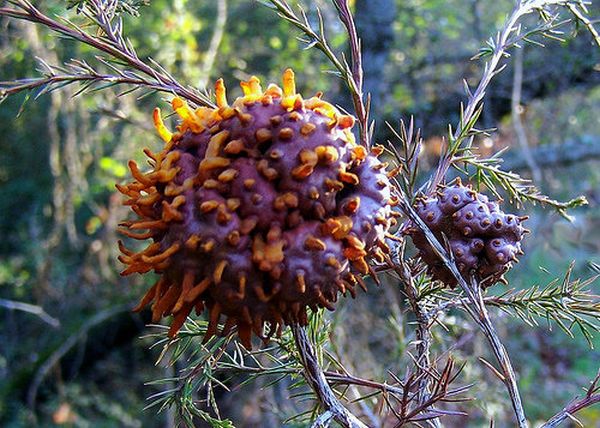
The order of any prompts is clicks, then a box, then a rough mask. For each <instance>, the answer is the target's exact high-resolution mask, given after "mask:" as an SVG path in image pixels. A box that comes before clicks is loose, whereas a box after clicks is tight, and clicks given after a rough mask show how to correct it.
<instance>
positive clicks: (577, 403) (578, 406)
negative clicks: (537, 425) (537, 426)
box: [541, 372, 600, 428]
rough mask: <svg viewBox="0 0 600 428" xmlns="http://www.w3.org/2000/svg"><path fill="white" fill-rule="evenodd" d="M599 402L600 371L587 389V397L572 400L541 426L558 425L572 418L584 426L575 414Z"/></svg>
mask: <svg viewBox="0 0 600 428" xmlns="http://www.w3.org/2000/svg"><path fill="white" fill-rule="evenodd" d="M597 403H600V372H598V374H597V375H596V377H595V378H594V380H593V381H592V382H591V385H590V387H589V388H588V389H587V391H586V394H585V397H583V398H581V399H579V400H577V399H575V400H573V401H571V402H570V403H569V404H568V405H567V406H566V407H565V408H564V409H562V410H561V411H560V412H558V413H557V414H556V415H554V416H553V417H552V418H551V419H549V420H548V422H546V423H545V424H544V425H542V426H541V428H554V427H557V426H559V425H560V424H561V423H563V422H564V421H565V420H567V419H570V420H571V421H573V422H575V423H577V424H578V425H579V426H580V427H582V428H583V426H584V425H583V424H582V423H581V422H579V421H578V420H577V419H576V418H575V416H573V415H574V414H575V413H577V412H579V411H580V410H583V409H585V408H586V407H589V406H592V405H594V404H597Z"/></svg>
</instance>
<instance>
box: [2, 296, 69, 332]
mask: <svg viewBox="0 0 600 428" xmlns="http://www.w3.org/2000/svg"><path fill="white" fill-rule="evenodd" d="M0 306H2V307H3V308H6V309H9V310H13V311H22V312H27V313H30V314H33V315H36V316H38V317H39V318H40V319H41V320H42V321H44V322H45V323H46V324H49V325H51V326H52V327H54V328H58V327H59V326H60V321H59V320H58V319H56V318H54V317H52V316H50V315H49V314H48V313H47V312H46V311H45V310H44V308H42V307H41V306H37V305H32V304H30V303H24V302H16V301H14V300H7V299H0Z"/></svg>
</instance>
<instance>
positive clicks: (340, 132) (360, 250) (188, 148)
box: [118, 70, 395, 347]
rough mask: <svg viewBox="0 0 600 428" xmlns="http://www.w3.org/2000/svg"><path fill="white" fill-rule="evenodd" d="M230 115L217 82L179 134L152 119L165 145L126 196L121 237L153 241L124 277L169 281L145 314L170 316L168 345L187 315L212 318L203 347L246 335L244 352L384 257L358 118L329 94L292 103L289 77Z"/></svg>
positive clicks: (357, 280) (377, 177)
mask: <svg viewBox="0 0 600 428" xmlns="http://www.w3.org/2000/svg"><path fill="white" fill-rule="evenodd" d="M242 88H243V90H244V96H243V97H241V98H238V99H237V100H236V101H235V102H234V103H233V104H232V105H231V106H230V105H228V104H227V101H226V98H225V90H224V87H223V85H222V81H219V82H217V86H216V95H217V105H218V107H217V108H216V109H207V108H199V109H197V110H192V109H190V108H189V107H188V106H187V105H186V104H185V103H184V102H183V101H181V100H180V99H177V98H176V99H174V100H173V107H174V109H175V111H176V112H177V113H178V115H179V116H180V117H181V118H182V123H181V125H180V126H179V127H178V132H176V133H174V134H171V133H170V132H169V131H168V130H167V129H166V128H165V126H164V125H163V123H162V120H161V117H160V112H159V111H155V117H154V119H155V124H156V127H157V129H158V132H159V134H160V135H161V136H162V137H163V139H164V140H165V142H166V146H165V148H164V149H163V150H162V151H161V152H160V153H151V152H150V151H148V150H146V154H147V155H148V156H149V157H150V164H151V166H152V169H151V170H150V171H149V172H146V173H142V172H141V171H140V170H139V169H138V167H137V165H136V164H135V163H134V162H130V168H131V171H132V175H133V177H134V179H135V180H134V181H133V182H132V183H129V184H127V185H125V186H118V187H119V190H120V191H121V192H122V193H124V194H125V195H127V196H128V197H129V199H128V200H127V201H126V202H125V204H127V205H130V206H131V208H132V210H133V211H134V212H135V213H136V214H137V216H138V219H136V220H135V221H128V222H124V223H123V226H125V227H126V229H124V230H123V231H122V232H123V233H124V234H125V235H127V236H129V237H132V238H136V239H148V238H151V239H152V243H151V244H150V245H149V246H148V247H147V248H146V249H144V250H142V251H140V252H137V253H136V252H133V251H131V250H128V249H127V248H125V247H124V246H123V245H121V250H122V252H123V255H122V256H121V261H122V262H123V263H125V264H126V265H128V267H127V269H125V271H123V274H125V275H127V274H131V273H134V272H138V273H145V272H148V271H151V270H154V271H155V272H157V273H159V274H160V279H159V281H158V282H157V283H156V284H155V285H154V287H152V288H151V289H150V290H149V291H148V292H147V294H146V295H145V297H144V298H143V300H142V302H141V303H140V305H139V307H138V309H141V308H142V307H144V306H145V305H147V304H150V303H152V312H153V318H154V321H158V320H159V319H160V318H161V317H164V316H167V315H173V316H174V318H173V322H172V325H171V330H170V334H171V335H174V334H176V333H177V331H178V330H179V328H180V327H181V325H182V324H183V322H184V321H185V319H186V317H187V316H188V314H189V313H190V312H191V311H192V310H193V309H195V310H196V312H197V313H200V312H202V311H204V310H205V309H208V311H209V314H210V315H209V319H210V323H209V330H208V333H207V335H206V339H208V338H209V337H211V336H212V335H214V334H215V333H216V329H217V325H218V323H219V320H220V317H221V315H224V316H225V318H226V322H225V327H224V330H226V331H228V330H229V329H230V328H231V327H234V326H237V329H238V334H239V336H240V338H241V339H242V342H243V343H244V345H245V346H247V347H250V336H251V334H252V332H254V333H255V334H256V335H257V336H259V337H262V338H264V334H265V333H264V326H265V324H266V323H268V325H269V329H268V332H267V336H268V335H271V334H273V333H276V332H277V331H278V330H280V328H281V326H282V325H284V324H290V323H300V324H305V323H306V322H307V312H306V310H307V308H312V309H317V308H319V307H326V308H328V309H333V308H334V306H333V304H334V303H335V301H336V300H337V296H338V292H342V293H346V292H347V291H348V292H350V293H351V294H352V295H354V293H355V289H354V288H355V286H356V284H359V285H361V286H362V285H363V282H362V279H361V276H362V275H365V274H369V273H371V272H372V268H371V267H370V266H369V261H370V259H371V258H375V259H377V260H379V261H382V260H383V258H384V253H385V252H386V251H388V248H387V245H386V244H385V242H384V235H385V233H386V232H387V230H388V228H389V227H390V225H391V224H392V223H395V220H394V218H393V217H392V213H391V208H390V202H393V201H391V199H392V198H391V195H390V190H391V189H390V187H391V186H390V182H389V179H388V176H387V173H386V171H385V167H386V165H385V164H383V163H381V162H380V161H379V160H378V159H377V155H379V154H380V152H381V149H378V148H377V149H374V151H372V152H371V153H368V152H367V150H365V148H364V147H362V146H359V145H357V144H356V143H355V142H354V137H353V135H352V133H351V132H350V128H351V127H352V125H353V124H354V119H353V118H352V117H351V116H346V115H342V114H340V113H339V112H338V111H337V110H336V109H335V108H334V107H333V106H332V105H331V104H329V103H327V102H325V101H322V100H321V99H320V97H313V98H310V99H308V100H303V99H302V97H301V96H300V95H299V94H296V93H295V86H294V79H293V74H292V72H291V70H287V71H286V73H285V74H284V84H283V89H281V88H279V87H278V86H275V85H271V86H269V88H268V89H267V90H266V91H264V92H263V91H262V89H261V88H260V85H259V82H258V79H256V78H252V79H250V80H249V81H248V82H243V83H242Z"/></svg>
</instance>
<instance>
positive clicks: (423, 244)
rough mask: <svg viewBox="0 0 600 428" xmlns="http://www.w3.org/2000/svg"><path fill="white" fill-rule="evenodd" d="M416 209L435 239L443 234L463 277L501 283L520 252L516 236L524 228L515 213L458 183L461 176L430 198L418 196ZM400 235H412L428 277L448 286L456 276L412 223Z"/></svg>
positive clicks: (454, 283)
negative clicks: (428, 274)
mask: <svg viewBox="0 0 600 428" xmlns="http://www.w3.org/2000/svg"><path fill="white" fill-rule="evenodd" d="M415 209H416V212H417V214H418V215H419V217H420V218H421V219H422V220H423V221H424V222H425V224H426V225H427V226H428V227H429V228H430V229H431V231H432V232H433V234H434V235H435V236H436V238H437V239H439V240H440V242H443V240H442V235H445V236H446V238H447V239H448V243H449V244H450V248H451V249H452V254H453V255H454V258H455V262H456V266H457V267H458V270H459V271H460V273H461V274H462V275H463V277H464V278H465V279H466V280H467V281H468V280H469V278H470V276H471V275H474V276H475V278H476V279H477V280H478V281H479V283H480V285H481V286H482V287H487V286H490V285H493V284H495V283H496V282H498V281H504V278H503V275H504V273H506V272H507V271H508V270H509V269H510V268H511V266H512V263H513V262H516V261H517V256H518V255H520V254H523V251H522V250H521V240H522V239H523V235H524V234H525V233H526V232H527V230H526V229H524V228H523V226H522V221H523V220H525V219H526V218H527V217H518V216H515V215H513V214H505V213H503V212H502V211H500V208H499V206H498V203H497V202H491V201H490V200H489V199H488V197H487V196H485V195H483V194H481V193H477V192H475V191H474V190H473V189H472V188H470V187H469V186H463V185H462V183H461V182H460V180H457V181H456V182H455V183H454V184H453V185H450V186H444V187H441V188H440V189H439V191H438V192H437V193H436V195H435V196H430V197H421V198H419V199H418V201H417V203H416V206H415ZM405 233H406V234H408V235H410V236H411V237H412V240H413V243H414V244H415V246H416V247H417V249H418V250H419V256H420V257H421V259H422V260H423V261H424V262H425V264H426V265H427V268H428V272H429V273H430V274H431V276H432V277H433V278H434V279H436V280H439V281H442V282H443V283H445V284H446V285H448V286H450V287H454V286H456V284H457V281H456V278H455V277H454V275H452V273H451V272H450V271H449V270H448V269H447V268H446V267H445V266H444V264H443V263H442V261H441V260H440V259H439V257H438V256H437V255H436V254H435V252H434V251H433V249H432V248H431V246H430V245H429V243H428V242H427V239H426V238H425V235H424V234H423V233H422V232H421V230H420V229H419V228H418V227H416V225H414V224H412V223H410V222H409V223H408V224H407V227H406V228H405Z"/></svg>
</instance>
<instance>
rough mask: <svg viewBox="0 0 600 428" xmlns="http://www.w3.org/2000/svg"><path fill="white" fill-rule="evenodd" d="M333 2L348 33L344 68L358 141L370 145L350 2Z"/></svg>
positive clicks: (358, 46)
mask: <svg viewBox="0 0 600 428" xmlns="http://www.w3.org/2000/svg"><path fill="white" fill-rule="evenodd" d="M333 4H334V6H335V8H336V9H337V11H338V15H339V17H340V21H342V24H344V27H346V31H347V33H348V43H349V45H350V58H351V63H352V65H351V67H350V66H348V64H347V63H346V64H345V65H346V69H347V70H351V78H352V85H350V92H351V93H352V101H353V103H354V111H355V113H356V117H357V119H358V125H359V128H360V142H361V144H362V145H364V146H365V147H370V146H371V138H372V135H371V132H370V125H369V101H368V98H369V95H368V94H367V102H366V104H365V98H364V94H363V80H364V74H363V66H362V54H361V44H360V40H359V38H358V34H357V32H356V25H355V24H354V17H353V16H352V12H350V4H349V1H348V0H333Z"/></svg>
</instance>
